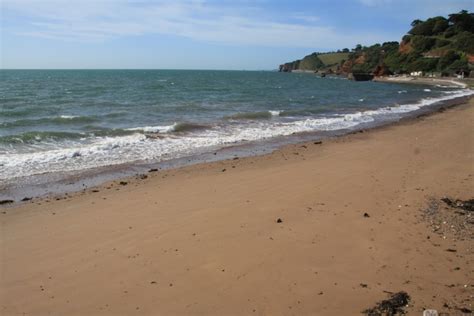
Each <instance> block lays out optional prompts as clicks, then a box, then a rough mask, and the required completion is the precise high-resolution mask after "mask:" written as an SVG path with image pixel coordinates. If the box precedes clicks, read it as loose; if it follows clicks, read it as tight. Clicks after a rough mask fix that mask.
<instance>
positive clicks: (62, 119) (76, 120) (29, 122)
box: [0, 115, 99, 128]
mask: <svg viewBox="0 0 474 316" xmlns="http://www.w3.org/2000/svg"><path fill="white" fill-rule="evenodd" d="M98 120H99V119H98V118H97V117H94V116H74V115H61V116H56V117H45V118H39V119H21V120H16V121H11V122H4V123H1V124H0V127H7V128H11V127H22V126H38V125H44V124H55V125H67V124H80V123H91V122H95V121H98Z"/></svg>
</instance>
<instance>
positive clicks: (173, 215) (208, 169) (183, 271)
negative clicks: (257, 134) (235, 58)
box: [0, 99, 474, 315]
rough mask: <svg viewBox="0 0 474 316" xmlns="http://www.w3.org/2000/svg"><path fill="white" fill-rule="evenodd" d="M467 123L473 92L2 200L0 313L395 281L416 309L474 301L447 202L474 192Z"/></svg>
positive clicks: (305, 309) (192, 311) (266, 297)
mask: <svg viewBox="0 0 474 316" xmlns="http://www.w3.org/2000/svg"><path fill="white" fill-rule="evenodd" d="M473 122H474V102H473V99H471V100H470V101H469V104H466V105H461V106H458V107H455V108H451V109H448V110H446V111H443V112H442V113H435V114H432V115H429V116H422V117H420V118H418V119H414V120H407V121H404V122H401V123H399V124H395V125H391V126H386V127H382V128H377V129H374V130H370V131H366V132H364V133H356V134H352V135H347V136H343V137H338V138H334V139H331V140H326V141H323V143H322V144H320V143H317V142H316V143H313V142H311V143H307V144H297V145H290V146H286V147H284V148H282V149H280V150H277V151H275V152H273V153H272V154H268V155H264V156H258V157H248V158H240V159H233V160H226V161H220V162H213V163H208V164H199V165H194V166H188V167H183V168H179V169H175V170H168V171H157V172H151V173H148V174H147V175H146V177H145V176H143V177H137V178H131V179H125V180H121V181H122V184H120V181H114V182H109V183H105V184H104V185H102V186H100V187H97V188H92V189H88V190H86V191H84V192H81V193H76V194H69V195H68V196H63V197H57V199H58V200H56V198H52V197H50V198H43V199H33V200H32V201H31V202H29V203H27V204H23V205H19V206H16V207H3V208H1V209H0V224H1V236H2V238H1V240H0V243H1V245H0V251H1V258H2V260H1V280H0V284H1V285H0V314H2V315H19V314H26V315H45V314H48V315H130V314H133V315H249V314H250V315H254V314H255V315H357V314H359V313H360V312H361V311H363V310H365V309H367V308H371V307H373V306H374V305H375V304H376V302H378V301H380V300H383V299H386V298H388V297H389V296H390V294H389V293H388V292H392V293H395V292H399V291H405V292H407V293H408V295H409V296H410V297H411V300H410V302H409V306H408V307H407V308H406V311H408V314H409V315H420V314H421V313H422V311H423V308H434V309H437V310H438V311H439V312H441V311H443V312H448V313H450V315H456V314H460V313H461V310H460V309H462V308H466V309H470V310H472V309H473V307H472V305H471V304H472V295H473V294H474V284H473V277H472V276H473V272H474V271H473V268H472V267H473V266H474V264H473V259H474V255H473V253H472V251H473V245H474V244H473V239H472V225H473V224H470V222H469V221H470V217H468V215H470V214H468V213H466V212H464V213H463V212H461V211H459V210H457V209H451V208H447V206H446V205H445V204H444V203H443V202H442V201H440V199H441V198H443V197H445V196H449V197H451V198H454V199H461V200H466V199H471V198H473V197H474V196H473V190H472V188H473V187H474V137H473V135H474V124H473ZM458 213H459V214H458ZM461 213H463V215H462V214H461ZM473 216H474V215H473ZM278 219H280V221H278ZM451 221H452V222H451ZM461 222H462V224H463V225H464V226H463V225H461V224H459V223H461ZM453 223H456V225H454V224H453ZM458 224H459V225H458ZM451 226H453V227H451ZM463 227H464V228H463ZM469 228H470V230H469Z"/></svg>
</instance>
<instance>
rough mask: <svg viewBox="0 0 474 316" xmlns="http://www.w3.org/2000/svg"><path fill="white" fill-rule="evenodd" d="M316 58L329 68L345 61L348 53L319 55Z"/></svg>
mask: <svg viewBox="0 0 474 316" xmlns="http://www.w3.org/2000/svg"><path fill="white" fill-rule="evenodd" d="M318 58H319V59H321V61H322V62H323V64H324V65H325V66H331V65H335V64H339V63H340V62H341V61H342V60H347V59H348V58H349V53H328V54H319V55H318Z"/></svg>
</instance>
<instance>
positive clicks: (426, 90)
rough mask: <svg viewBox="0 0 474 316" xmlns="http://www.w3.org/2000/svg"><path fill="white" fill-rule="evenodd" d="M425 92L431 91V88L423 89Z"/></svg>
mask: <svg viewBox="0 0 474 316" xmlns="http://www.w3.org/2000/svg"><path fill="white" fill-rule="evenodd" d="M423 91H425V92H431V89H423Z"/></svg>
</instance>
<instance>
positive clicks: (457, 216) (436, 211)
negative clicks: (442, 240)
mask: <svg viewBox="0 0 474 316" xmlns="http://www.w3.org/2000/svg"><path fill="white" fill-rule="evenodd" d="M473 209H474V199H470V200H466V201H462V200H458V199H451V198H447V197H445V198H442V199H440V200H439V199H435V198H433V199H431V200H430V202H429V203H428V206H427V207H426V208H424V209H423V217H424V219H425V220H427V221H428V222H429V224H430V226H431V227H432V230H433V232H434V233H436V234H439V235H441V236H443V237H450V238H451V237H453V238H455V239H460V240H469V239H474V230H473V229H472V227H473V225H474V213H473V212H472V210H473Z"/></svg>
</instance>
